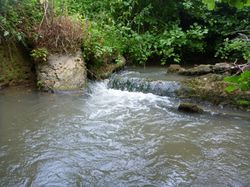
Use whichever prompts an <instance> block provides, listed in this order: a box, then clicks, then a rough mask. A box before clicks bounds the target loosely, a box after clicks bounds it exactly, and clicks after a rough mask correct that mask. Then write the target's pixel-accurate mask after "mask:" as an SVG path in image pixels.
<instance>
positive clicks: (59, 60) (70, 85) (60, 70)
mask: <svg viewBox="0 0 250 187" xmlns="http://www.w3.org/2000/svg"><path fill="white" fill-rule="evenodd" d="M36 71H37V85H38V87H39V88H40V89H41V90H43V91H52V92H55V91H68V90H79V89H82V88H83V87H84V86H85V84H86V76H87V73H86V67H85V63H84V61H83V59H82V55H81V52H78V53H76V54H75V55H59V54H50V55H49V57H48V61H47V62H46V63H38V64H37V65H36Z"/></svg>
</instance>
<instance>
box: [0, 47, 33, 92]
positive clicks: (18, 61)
mask: <svg viewBox="0 0 250 187" xmlns="http://www.w3.org/2000/svg"><path fill="white" fill-rule="evenodd" d="M0 59H1V60H0V89H4V88H6V87H8V86H17V85H31V86H34V85H35V84H36V76H35V70H34V65H33V63H32V60H31V58H30V56H29V54H27V52H26V51H25V50H24V49H23V48H22V47H20V46H18V45H14V44H8V45H7V44H6V45H0Z"/></svg>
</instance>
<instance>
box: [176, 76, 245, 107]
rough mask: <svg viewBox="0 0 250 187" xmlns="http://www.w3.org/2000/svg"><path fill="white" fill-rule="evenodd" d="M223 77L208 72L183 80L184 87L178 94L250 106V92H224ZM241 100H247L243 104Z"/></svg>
mask: <svg viewBox="0 0 250 187" xmlns="http://www.w3.org/2000/svg"><path fill="white" fill-rule="evenodd" d="M223 77H224V76H222V75H216V74H208V75H204V76H199V77H195V78H190V79H188V80H185V81H184V82H183V85H184V87H185V89H182V90H181V91H180V92H179V93H178V94H179V95H180V96H181V97H184V98H185V97H186V98H196V99H201V100H206V101H210V102H212V103H214V104H217V105H219V104H223V105H234V106H236V107H240V108H242V107H245V108H250V105H249V101H250V94H249V93H246V92H232V93H228V92H226V91H225V88H226V87H227V83H225V82H224V81H223ZM187 90H188V91H187ZM241 100H243V101H247V102H243V103H244V105H243V104H242V102H239V101H241Z"/></svg>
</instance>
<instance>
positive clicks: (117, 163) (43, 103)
mask: <svg viewBox="0 0 250 187" xmlns="http://www.w3.org/2000/svg"><path fill="white" fill-rule="evenodd" d="M160 72H161V71H158V75H160ZM141 73H142V74H143V71H142V72H141ZM140 76H141V74H140ZM142 76H146V75H145V72H144V74H143V75H142ZM89 89H90V91H89V92H86V93H67V94H48V93H39V92H36V91H29V90H27V89H16V88H11V89H7V90H4V91H1V92H0V186H3V187H8V186H145V185H149V186H191V185H192V186H237V187H238V186H239V187H240V186H249V185H250V115H249V113H240V112H230V111H226V110H224V109H220V110H219V113H220V114H219V113H218V111H214V110H213V109H211V108H209V107H208V108H207V110H208V112H207V113H206V114H202V115H187V114H183V113H179V112H178V111H177V110H176V107H177V105H178V100H177V99H174V98H170V97H161V96H156V95H153V94H143V93H139V92H127V91H120V90H114V89H108V88H107V82H105V81H104V82H99V83H91V84H90V88H89Z"/></svg>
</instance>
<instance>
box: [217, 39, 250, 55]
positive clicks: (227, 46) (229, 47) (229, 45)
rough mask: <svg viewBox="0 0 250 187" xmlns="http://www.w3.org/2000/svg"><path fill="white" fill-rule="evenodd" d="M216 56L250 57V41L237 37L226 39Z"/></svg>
mask: <svg viewBox="0 0 250 187" xmlns="http://www.w3.org/2000/svg"><path fill="white" fill-rule="evenodd" d="M215 56H221V58H224V59H228V58H229V59H233V58H236V59H245V60H249V59H250V45H249V42H248V41H246V40H244V39H242V38H236V39H234V40H229V39H228V38H226V39H225V41H224V43H223V44H222V46H221V47H220V48H219V49H218V51H217V53H216V55H215Z"/></svg>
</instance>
